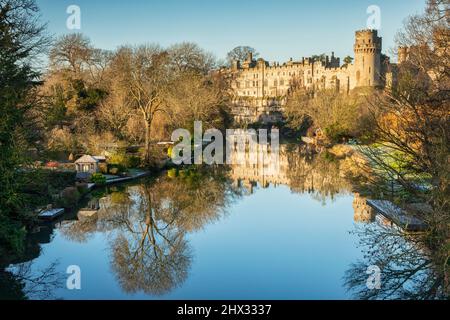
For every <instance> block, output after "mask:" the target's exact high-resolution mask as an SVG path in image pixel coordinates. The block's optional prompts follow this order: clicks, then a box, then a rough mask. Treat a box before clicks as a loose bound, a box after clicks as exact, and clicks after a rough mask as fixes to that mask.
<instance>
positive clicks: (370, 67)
mask: <svg viewBox="0 0 450 320" xmlns="http://www.w3.org/2000/svg"><path fill="white" fill-rule="evenodd" d="M381 48H382V39H381V37H378V31H377V30H361V31H356V35H355V46H354V51H355V62H354V66H355V69H354V70H355V79H356V86H357V87H365V86H370V87H373V86H379V85H381V77H380V74H381Z"/></svg>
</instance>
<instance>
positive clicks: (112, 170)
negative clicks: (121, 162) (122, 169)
mask: <svg viewBox="0 0 450 320" xmlns="http://www.w3.org/2000/svg"><path fill="white" fill-rule="evenodd" d="M109 173H110V174H112V175H117V174H119V168H117V167H113V168H111V169H109Z"/></svg>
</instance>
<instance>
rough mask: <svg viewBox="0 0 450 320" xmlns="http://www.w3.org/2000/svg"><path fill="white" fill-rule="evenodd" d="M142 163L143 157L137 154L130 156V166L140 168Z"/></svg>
mask: <svg viewBox="0 0 450 320" xmlns="http://www.w3.org/2000/svg"><path fill="white" fill-rule="evenodd" d="M140 165H141V158H140V157H137V156H129V157H128V165H127V167H128V168H138V167H139V166H140Z"/></svg>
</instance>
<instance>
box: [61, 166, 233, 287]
mask: <svg viewBox="0 0 450 320" xmlns="http://www.w3.org/2000/svg"><path fill="white" fill-rule="evenodd" d="M112 191H113V192H112V193H110V194H108V195H107V196H104V197H102V198H101V199H100V200H99V210H98V211H97V213H96V214H95V215H93V216H92V217H88V218H86V217H85V218H83V217H80V215H79V217H78V220H77V221H74V222H71V223H68V224H65V225H64V226H63V227H62V233H63V234H64V235H65V236H66V237H68V238H69V239H71V240H74V241H80V242H84V241H86V240H87V239H89V237H90V235H92V234H94V233H95V232H106V233H108V234H109V235H110V246H111V254H110V258H111V265H112V270H113V271H114V273H115V275H116V276H117V278H118V281H119V283H120V285H121V286H122V288H123V290H124V291H126V292H128V293H136V292H140V291H143V292H145V293H147V294H152V295H163V294H166V293H168V292H170V291H171V290H173V289H174V288H176V287H177V286H179V285H180V284H181V283H183V282H184V281H185V279H186V277H187V275H188V271H189V268H190V265H191V261H192V250H191V248H190V246H189V243H188V241H187V240H186V235H187V233H188V232H192V231H196V230H199V229H201V228H203V227H204V226H205V225H206V224H208V223H211V222H214V221H216V220H218V219H220V217H222V216H223V215H224V214H225V213H226V209H227V207H228V205H229V203H230V201H232V200H233V199H235V198H236V197H237V196H239V195H240V192H239V190H236V189H233V188H232V183H231V182H230V181H229V180H228V178H226V171H224V170H223V169H220V170H219V169H217V168H206V169H202V168H195V169H186V170H178V171H171V172H169V174H168V175H167V176H162V177H159V178H158V179H156V180H149V181H146V182H143V183H141V184H139V185H135V186H129V187H127V188H125V189H123V190H118V189H112Z"/></svg>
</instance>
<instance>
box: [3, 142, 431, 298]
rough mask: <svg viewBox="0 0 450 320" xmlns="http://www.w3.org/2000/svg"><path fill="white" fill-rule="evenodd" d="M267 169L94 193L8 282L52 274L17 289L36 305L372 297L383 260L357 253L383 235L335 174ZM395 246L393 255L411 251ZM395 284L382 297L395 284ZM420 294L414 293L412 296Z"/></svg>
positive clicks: (300, 167) (308, 162)
mask: <svg viewBox="0 0 450 320" xmlns="http://www.w3.org/2000/svg"><path fill="white" fill-rule="evenodd" d="M272 169H273V168H270V166H266V167H253V166H239V167H232V168H226V169H225V168H215V169H211V168H209V169H195V170H184V171H180V172H175V171H170V172H168V173H164V174H163V175H162V176H160V177H157V178H153V179H148V180H144V181H139V182H136V183H134V184H129V185H121V186H115V187H112V188H109V189H108V190H99V191H97V192H95V193H94V194H93V195H92V197H91V198H90V199H89V202H88V201H86V204H85V206H86V207H87V208H84V209H82V210H80V211H79V212H76V213H74V214H72V215H69V216H67V217H64V219H62V220H61V221H59V222H57V223H55V224H52V225H47V226H43V227H42V228H41V229H40V232H37V233H35V234H34V235H33V239H31V240H30V243H31V244H30V250H29V251H30V252H29V257H28V258H26V259H23V260H24V261H21V263H16V264H12V265H10V267H9V268H8V270H9V271H10V272H11V274H12V275H17V276H18V277H21V278H20V279H25V280H24V283H27V281H26V279H31V278H33V277H37V276H39V275H40V272H42V271H43V272H47V276H46V277H43V280H42V279H41V281H42V284H41V285H38V286H33V285H30V283H28V284H27V285H26V286H25V288H23V291H24V293H25V294H26V295H27V296H28V297H30V298H32V299H40V298H51V299H54V298H62V299H352V298H365V297H367V296H365V294H366V295H367V294H368V295H370V294H371V293H370V290H367V288H366V287H365V283H366V279H367V277H368V275H367V274H366V273H365V271H366V269H367V267H368V266H369V265H371V264H372V263H373V261H381V260H382V259H388V260H389V259H390V258H389V257H388V256H387V255H388V254H387V253H386V252H383V254H382V255H383V256H382V257H380V256H377V257H375V258H373V259H372V261H371V260H370V259H369V260H368V258H367V256H366V254H365V253H367V248H365V247H364V243H366V244H367V243H369V247H370V243H375V242H376V241H375V240H374V239H379V238H377V237H378V235H377V233H378V232H380V233H381V232H383V231H384V230H385V228H383V227H382V226H381V224H380V223H379V222H377V220H376V219H375V217H373V216H372V213H370V212H369V210H368V209H367V208H366V207H365V206H364V203H363V201H361V199H360V198H359V197H358V195H355V194H353V193H351V192H350V190H351V187H350V186H349V185H348V184H347V183H346V182H345V181H344V180H343V179H342V178H341V177H340V174H339V168H338V166H337V165H336V164H333V163H329V162H327V161H325V160H323V159H321V158H317V159H307V158H304V157H302V158H298V156H297V155H296V153H293V152H292V151H289V150H288V151H286V150H285V151H284V152H283V156H282V158H281V166H280V168H279V170H278V171H277V173H276V174H273V172H271V170H272ZM361 203H362V204H361ZM370 237H372V239H371V238H370ZM395 241H396V243H401V245H400V246H399V247H398V248H397V249H396V250H404V251H405V252H407V250H408V249H410V248H411V246H410V244H409V243H408V242H407V241H403V240H402V241H403V242H402V241H400V242H399V241H398V239H397V240H395ZM414 252H417V250H415V251H414ZM412 259H414V260H415V261H414V263H419V262H420V261H421V259H422V256H420V255H418V254H417V253H416V254H415V256H414V257H412ZM390 262H392V263H393V264H395V265H396V266H398V263H397V262H395V261H392V260H389V263H390ZM389 263H388V264H389ZM402 264H404V267H405V268H406V267H411V265H409V264H408V265H406V264H405V262H402ZM402 264H400V267H402ZM71 265H76V266H79V267H80V269H81V290H68V289H67V288H66V285H65V281H66V279H67V276H68V275H67V274H66V269H67V267H68V266H71ZM393 270H394V269H393ZM426 272H427V271H426V270H424V271H423V273H422V276H423V274H425V275H426ZM390 275H391V274H386V276H385V278H384V279H383V280H384V281H385V283H386V286H390V285H392V286H394V285H395V283H396V281H397V279H387V277H389V276H390ZM394 275H395V273H394ZM422 276H421V277H422ZM400 280H401V279H400ZM418 290H419V289H415V288H414V283H412V284H411V285H410V287H409V289H408V292H409V293H411V292H417V291H418ZM381 291H382V290H381ZM358 293H359V295H358ZM375 294H378V293H375ZM379 294H380V298H390V297H389V296H382V294H383V292H380V293H379ZM398 294H399V295H400V296H401V294H403V293H401V292H400V293H398Z"/></svg>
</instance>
